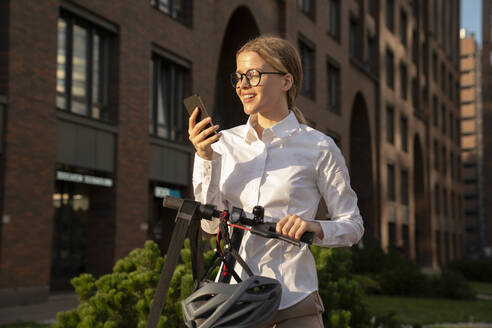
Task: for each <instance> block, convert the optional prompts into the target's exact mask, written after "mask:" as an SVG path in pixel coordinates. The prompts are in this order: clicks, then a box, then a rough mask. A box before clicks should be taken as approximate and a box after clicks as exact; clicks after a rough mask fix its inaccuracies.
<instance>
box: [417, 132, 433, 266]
mask: <svg viewBox="0 0 492 328" xmlns="http://www.w3.org/2000/svg"><path fill="white" fill-rule="evenodd" d="M422 154H423V153H422V146H421V145H420V140H419V138H418V137H417V136H415V140H414V142H413V199H414V207H415V245H416V262H417V263H418V264H419V265H421V266H431V265H432V243H431V218H430V215H429V211H428V204H427V200H426V199H427V198H426V196H425V176H424V158H423V155H422Z"/></svg>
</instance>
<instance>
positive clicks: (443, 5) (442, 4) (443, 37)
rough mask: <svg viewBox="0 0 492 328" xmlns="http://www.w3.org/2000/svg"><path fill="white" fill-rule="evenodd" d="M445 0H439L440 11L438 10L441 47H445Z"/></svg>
mask: <svg viewBox="0 0 492 328" xmlns="http://www.w3.org/2000/svg"><path fill="white" fill-rule="evenodd" d="M445 3H446V1H441V12H440V15H439V16H440V18H441V45H442V48H443V49H445V48H446V17H447V14H448V13H447V12H448V10H446V6H445Z"/></svg>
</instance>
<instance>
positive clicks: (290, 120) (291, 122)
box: [243, 111, 299, 141]
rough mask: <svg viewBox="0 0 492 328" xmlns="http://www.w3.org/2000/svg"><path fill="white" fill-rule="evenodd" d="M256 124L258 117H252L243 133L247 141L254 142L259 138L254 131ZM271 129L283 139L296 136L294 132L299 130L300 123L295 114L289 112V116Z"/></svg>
mask: <svg viewBox="0 0 492 328" xmlns="http://www.w3.org/2000/svg"><path fill="white" fill-rule="evenodd" d="M256 124H257V122H256V116H250V117H249V119H248V122H247V123H246V127H245V129H244V133H243V138H244V139H245V140H246V141H253V140H255V139H257V138H258V137H257V134H256V131H255V129H254V126H255V125H256ZM269 129H270V130H271V131H272V132H273V134H274V135H275V136H276V137H277V138H280V139H283V138H285V137H288V136H290V135H292V134H294V132H296V131H297V130H298V129H299V121H298V120H297V118H296V116H295V114H294V112H293V111H289V115H287V116H286V117H285V118H284V119H283V120H281V121H280V122H277V123H276V124H275V125H274V126H272V127H271V128H269ZM265 130H266V129H265Z"/></svg>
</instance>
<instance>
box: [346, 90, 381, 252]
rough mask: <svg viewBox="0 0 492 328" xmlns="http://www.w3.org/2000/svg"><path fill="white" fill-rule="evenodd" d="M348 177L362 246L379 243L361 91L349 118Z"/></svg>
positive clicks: (367, 131)
mask: <svg viewBox="0 0 492 328" xmlns="http://www.w3.org/2000/svg"><path fill="white" fill-rule="evenodd" d="M350 177H351V185H352V188H353V189H354V190H355V192H356V193H357V197H358V200H359V201H358V205H359V210H360V213H361V215H362V218H363V220H364V228H365V232H364V237H363V244H364V247H378V246H380V243H379V240H380V236H379V231H380V229H379V225H380V223H379V221H378V220H377V216H376V215H375V204H374V202H375V198H374V188H373V173H372V151H371V131H370V127H369V116H368V114H367V105H366V101H365V100H364V97H363V96H362V94H361V93H360V92H359V93H357V95H356V96H355V99H354V103H353V105H352V116H351V119H350Z"/></svg>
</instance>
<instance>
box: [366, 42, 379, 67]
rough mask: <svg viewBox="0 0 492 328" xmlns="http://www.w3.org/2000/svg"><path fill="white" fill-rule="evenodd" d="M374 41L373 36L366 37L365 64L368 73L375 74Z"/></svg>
mask: <svg viewBox="0 0 492 328" xmlns="http://www.w3.org/2000/svg"><path fill="white" fill-rule="evenodd" d="M376 51H377V49H376V40H375V38H374V36H369V37H367V62H366V68H367V70H368V71H369V72H371V73H375V72H376V63H377V61H376Z"/></svg>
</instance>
